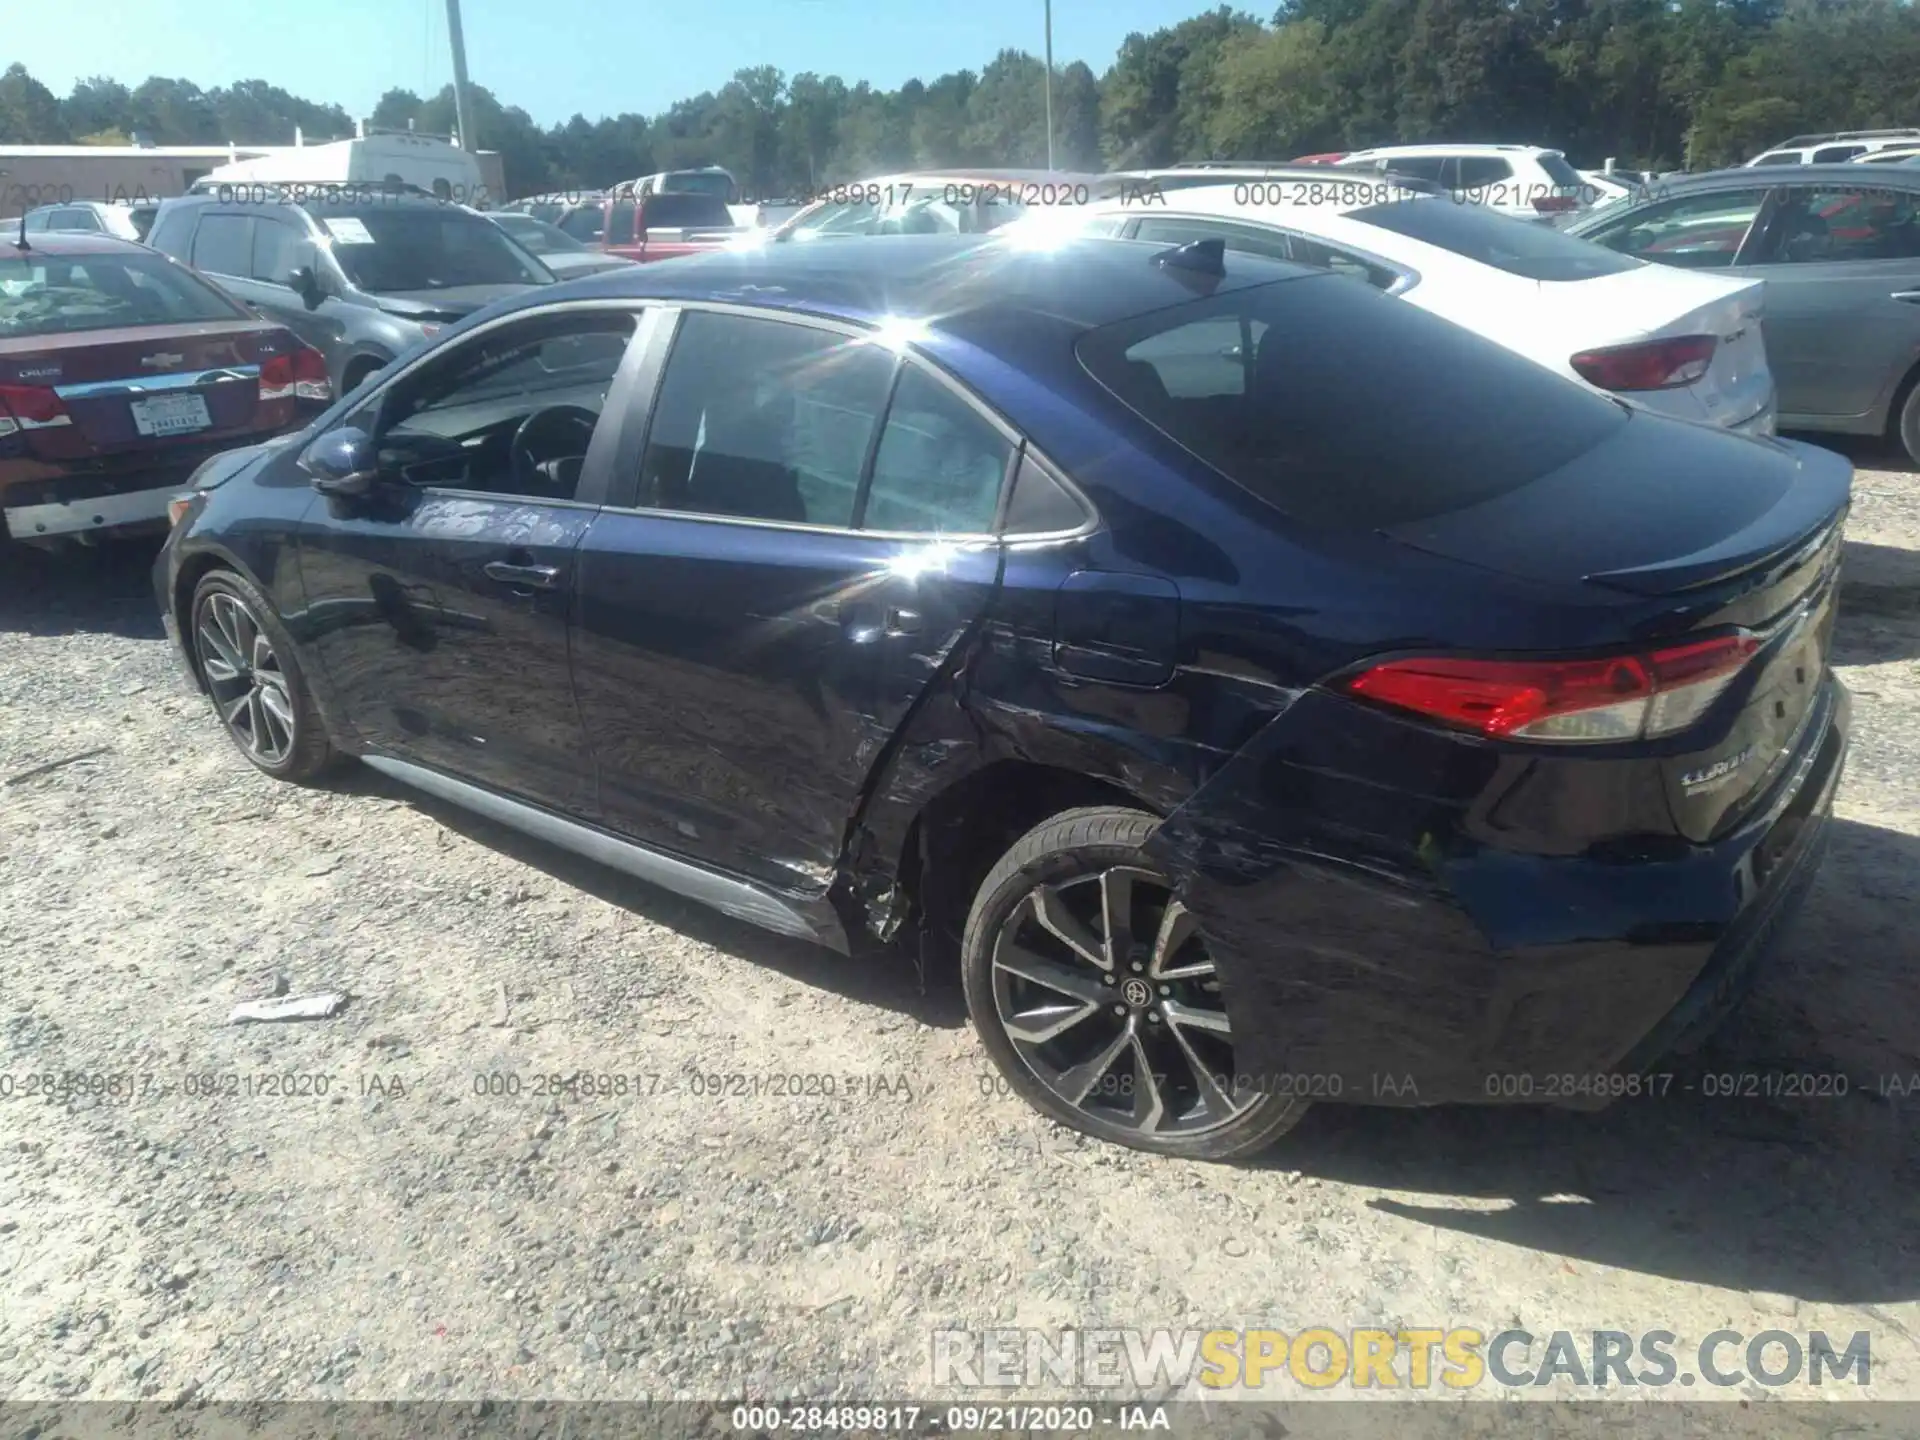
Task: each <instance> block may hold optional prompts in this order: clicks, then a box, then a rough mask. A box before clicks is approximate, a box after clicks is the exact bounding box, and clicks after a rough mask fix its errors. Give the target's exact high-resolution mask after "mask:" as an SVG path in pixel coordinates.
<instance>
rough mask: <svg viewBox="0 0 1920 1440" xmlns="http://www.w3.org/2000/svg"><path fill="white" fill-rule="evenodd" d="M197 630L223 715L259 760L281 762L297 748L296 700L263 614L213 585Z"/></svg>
mask: <svg viewBox="0 0 1920 1440" xmlns="http://www.w3.org/2000/svg"><path fill="white" fill-rule="evenodd" d="M196 634H197V637H198V642H199V649H200V668H201V670H202V672H203V673H204V674H205V675H206V677H207V688H208V690H209V691H211V692H212V696H213V705H214V709H215V710H217V711H219V713H220V718H221V720H223V721H225V722H226V726H227V729H228V730H230V731H232V732H233V736H234V738H235V739H236V740H238V741H239V742H240V744H241V746H242V747H244V748H245V750H246V752H247V753H248V754H249V755H251V756H252V757H253V758H254V759H255V760H257V761H259V762H260V763H261V764H263V765H278V764H280V763H281V762H282V761H284V760H285V759H286V758H287V756H288V755H290V754H291V753H292V752H293V743H294V716H293V701H292V699H291V697H290V696H289V695H288V693H287V676H286V672H285V671H283V670H282V669H281V668H280V660H279V657H278V656H276V655H275V654H274V653H273V644H272V642H271V641H270V640H268V638H267V633H266V631H265V630H264V629H263V628H262V627H261V624H260V621H259V619H258V618H257V617H256V616H255V615H254V614H253V612H252V611H250V610H248V609H247V607H246V605H245V604H243V603H242V602H241V601H240V600H239V599H238V598H237V597H236V596H233V595H229V594H226V593H225V592H224V591H215V592H214V593H213V594H211V595H209V596H207V598H206V600H205V602H204V603H203V604H202V605H201V607H200V623H199V625H198V627H197V630H196Z"/></svg>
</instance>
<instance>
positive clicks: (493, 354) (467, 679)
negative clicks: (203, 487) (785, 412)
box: [280, 302, 641, 817]
mask: <svg viewBox="0 0 1920 1440" xmlns="http://www.w3.org/2000/svg"><path fill="white" fill-rule="evenodd" d="M640 314H641V311H640V310H639V309H638V307H637V306H636V305H633V304H628V303H620V302H605V303H597V304H580V303H577V302H576V303H573V304H561V305H555V306H550V307H542V308H541V309H540V310H538V311H535V312H532V313H529V314H522V315H516V316H512V317H509V318H507V319H504V320H502V321H500V322H497V323H495V324H493V325H489V326H485V327H482V328H481V329H479V330H476V331H473V332H471V333H470V334H468V335H465V336H463V337H461V339H459V340H458V341H456V342H454V343H452V344H450V345H448V346H446V347H444V348H443V349H440V350H438V351H433V352H429V353H427V354H426V355H424V356H422V357H421V358H420V359H419V360H418V361H416V362H414V363H412V364H408V365H405V366H403V367H401V368H400V369H399V370H397V371H396V372H395V374H394V375H393V376H391V377H390V378H388V379H387V380H386V381H385V382H384V383H382V384H380V385H379V386H378V387H377V388H376V389H375V390H373V391H372V392H371V393H370V394H369V395H368V396H367V398H366V399H365V400H364V401H362V402H361V403H360V404H359V405H357V406H356V407H355V408H354V409H353V410H352V411H351V412H349V413H348V414H347V415H346V416H345V417H343V418H342V420H341V422H340V423H341V425H342V426H343V427H351V428H354V429H358V430H362V431H364V432H365V433H367V434H369V435H372V436H373V437H374V438H375V442H376V448H377V452H378V455H379V461H380V472H381V478H380V482H379V484H378V485H377V487H376V488H375V490H374V491H373V492H372V493H371V494H369V495H367V496H366V497H363V498H358V499H334V498H329V499H327V500H326V501H324V502H321V503H319V504H316V505H315V506H314V507H313V508H312V509H310V510H309V511H308V513H307V516H306V519H305V520H304V522H303V524H302V527H301V532H300V541H299V560H300V574H301V579H302V583H303V585H304V588H305V592H306V600H307V604H306V608H305V610H304V611H303V612H302V614H301V617H300V621H299V625H298V627H297V628H296V631H295V633H296V636H297V637H298V639H299V640H300V642H301V644H302V646H303V647H304V648H305V650H306V651H307V653H309V654H310V655H312V656H314V657H316V658H317V659H318V660H319V662H320V663H321V664H323V665H324V666H325V669H326V674H327V678H328V680H329V681H330V682H331V687H332V690H333V692H334V694H335V695H336V697H337V699H338V702H339V704H340V707H341V709H342V711H343V715H342V718H343V719H344V720H345V721H346V722H347V723H348V724H350V725H351V726H352V727H353V729H354V730H356V731H357V732H358V733H359V735H360V736H361V738H362V739H363V740H364V741H365V742H366V743H368V744H369V745H371V746H373V747H375V748H376V749H378V750H380V751H383V752H385V753H387V754H389V755H392V756H395V757H397V758H399V759H402V760H407V761H411V762H414V763H417V764H421V765H426V766H429V767H431V768H433V769H435V770H439V771H442V772H445V773H447V774H451V775H453V776H455V777H458V778H460V779H464V780H467V781H470V782H473V783H477V784H479V785H482V786H484V787H486V788H488V789H490V790H495V791H498V792H501V793H504V794H507V795H511V796H514V797H517V798H520V799H524V800H530V801H532V802H534V803H536V804H539V805H544V806H546V807H548V808H550V809H553V810H557V811H561V812H564V813H567V814H570V815H575V816H582V817H591V816H592V815H593V813H594V808H595V796H596V792H597V786H596V783H595V778H594V773H593V761H592V756H591V754H590V752H589V750H588V748H587V744H586V737H585V733H584V731H583V730H582V728H581V724H580V716H579V711H578V709H577V708H576V706H575V704H574V696H573V682H572V675H571V667H570V658H569V654H568V646H567V623H568V616H569V612H570V609H571V607H572V604H573V600H574V593H575V579H576V569H575V567H576V560H577V557H576V551H577V549H578V547H579V544H580V540H581V537H582V536H583V535H585V534H586V532H587V528H588V526H589V525H590V524H591V523H592V521H593V518H594V516H595V514H596V513H597V512H598V507H599V502H600V500H601V498H602V497H603V496H604V495H605V493H606V486H607V483H608V476H609V473H610V467H611V464H612V458H611V447H612V443H613V442H612V436H613V434H614V433H615V431H617V428H618V427H617V426H608V425H604V424H602V423H600V417H601V415H602V414H605V413H618V412H619V410H620V408H621V407H622V405H623V403H624V402H623V400H622V398H621V397H622V396H623V395H624V394H625V393H626V391H627V389H628V388H629V387H630V385H631V374H630V369H631V367H629V369H628V370H623V369H622V368H621V365H622V361H623V359H624V358H625V357H626V356H627V355H628V353H629V351H630V350H631V348H632V343H633V337H634V335H635V333H636V331H637V329H638V325H639V317H640ZM635 353H636V355H637V352H635ZM280 463H282V464H283V466H285V467H286V468H288V470H289V474H288V476H287V479H288V481H289V483H298V480H299V477H298V475H297V474H296V473H293V470H294V467H295V465H296V464H297V462H296V461H294V460H292V459H291V458H290V459H289V460H288V461H283V462H280Z"/></svg>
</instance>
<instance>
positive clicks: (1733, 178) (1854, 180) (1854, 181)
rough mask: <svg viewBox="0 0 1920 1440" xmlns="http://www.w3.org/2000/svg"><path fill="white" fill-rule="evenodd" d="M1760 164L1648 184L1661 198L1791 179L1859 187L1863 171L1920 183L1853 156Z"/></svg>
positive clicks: (1902, 186) (1917, 177) (1909, 184)
mask: <svg viewBox="0 0 1920 1440" xmlns="http://www.w3.org/2000/svg"><path fill="white" fill-rule="evenodd" d="M1758 168H1759V169H1760V170H1761V171H1762V172H1764V174H1762V175H1756V174H1755V173H1754V172H1755V167H1754V166H1751V165H1740V166H1736V167H1734V168H1732V169H1728V170H1706V171H1702V172H1701V173H1700V174H1698V175H1675V176H1672V177H1670V178H1668V179H1665V180H1656V181H1654V182H1653V184H1652V185H1651V186H1650V187H1648V188H1649V189H1650V191H1651V192H1652V197H1653V198H1657V197H1659V196H1660V195H1662V194H1665V193H1668V192H1670V191H1676V190H1709V189H1714V188H1717V187H1731V188H1738V187H1740V186H1743V185H1784V184H1786V183H1788V182H1789V181H1792V182H1793V183H1795V184H1801V185H1804V184H1807V183H1809V182H1818V181H1822V180H1830V181H1834V182H1836V183H1838V184H1841V185H1846V186H1853V187H1857V186H1859V185H1860V184H1861V183H1862V181H1861V175H1862V173H1863V172H1865V173H1866V174H1869V175H1884V176H1885V177H1887V178H1888V179H1892V180H1900V181H1904V182H1905V183H1903V184H1900V185H1899V186H1897V187H1896V188H1898V189H1902V190H1905V189H1909V188H1911V187H1913V186H1915V185H1920V175H1903V174H1902V173H1901V171H1900V168H1899V167H1898V166H1894V165H1889V166H1887V167H1885V169H1884V170H1874V169H1872V167H1870V166H1866V165H1855V164H1854V163H1853V162H1852V161H1850V160H1840V161H1835V162H1834V163H1832V164H1828V165H1762V166H1760V167H1758Z"/></svg>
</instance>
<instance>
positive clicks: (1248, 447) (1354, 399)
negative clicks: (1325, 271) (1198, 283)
mask: <svg viewBox="0 0 1920 1440" xmlns="http://www.w3.org/2000/svg"><path fill="white" fill-rule="evenodd" d="M1249 342H1250V343H1249ZM1229 350H1233V351H1237V353H1235V354H1229V353H1226V352H1228V351H1229ZM1078 354H1079V358H1080V362H1081V364H1082V365H1083V366H1084V367H1085V368H1086V370H1087V371H1088V373H1090V374H1091V375H1092V376H1093V378H1094V379H1096V380H1097V381H1099V382H1100V383H1101V384H1102V385H1103V386H1105V387H1106V388H1107V389H1109V390H1111V391H1112V392H1113V393H1114V394H1115V395H1116V396H1117V397H1119V398H1120V399H1121V400H1122V401H1123V402H1124V403H1125V404H1126V405H1127V406H1128V407H1130V408H1131V409H1132V410H1134V411H1135V412H1137V413H1138V414H1139V415H1140V416H1141V417H1142V418H1143V419H1144V420H1145V421H1146V422H1147V423H1149V424H1150V425H1152V426H1153V427H1154V428H1155V429H1157V430H1159V431H1160V432H1162V433H1163V434H1165V435H1166V436H1168V437H1169V438H1170V439H1172V440H1174V441H1175V442H1177V443H1178V444H1179V445H1181V446H1182V447H1184V448H1185V449H1186V450H1187V451H1189V452H1190V453H1192V454H1193V455H1195V456H1197V457H1198V458H1199V459H1201V460H1203V461H1205V462H1206V463H1207V464H1208V465H1210V466H1211V467H1212V468H1214V469H1215V470H1217V471H1219V472H1220V473H1221V474H1223V475H1225V476H1226V477H1227V478H1228V479H1230V480H1232V481H1234V482H1235V483H1236V484H1238V485H1240V486H1242V487H1243V488H1245V489H1246V490H1248V491H1250V492H1252V493H1253V494H1255V495H1257V496H1259V497H1260V498H1261V499H1263V500H1265V501H1267V502H1268V503H1270V504H1272V505H1273V506H1275V507H1276V508H1278V509H1279V510H1281V511H1283V512H1285V513H1287V514H1289V515H1292V516H1294V517H1296V518H1297V519H1300V520H1302V521H1304V522H1307V523H1309V524H1313V525H1318V526H1323V527H1326V528H1330V529H1341V530H1367V529H1376V528H1381V527H1385V526H1392V525H1400V524H1405V523H1407V522H1409V521H1413V520H1419V519H1422V518H1424V517H1426V516H1430V515H1438V514H1445V513H1447V512H1449V511H1453V510H1458V509H1463V508H1465V507H1467V506H1470V505H1474V504H1477V503H1479V502H1480V501H1483V500H1486V499H1489V498H1491V497H1493V496H1495V495H1500V494H1504V493H1506V492H1508V491H1511V490H1516V489H1519V488H1520V487H1521V486H1523V485H1526V484H1527V483H1529V482H1530V481H1532V480H1534V479H1537V478H1538V477H1540V476H1542V475H1545V474H1547V473H1549V472H1551V471H1553V470H1556V469H1558V468H1559V467H1560V466H1562V465H1564V464H1566V463H1567V462H1568V461H1570V460H1572V459H1574V458H1575V457H1576V456H1578V455H1581V454H1583V453H1585V452H1586V451H1588V450H1590V449H1591V448H1593V446H1595V445H1596V444H1598V443H1599V442H1600V441H1602V440H1604V439H1605V438H1606V437H1607V436H1609V435H1610V434H1612V433H1613V432H1614V431H1615V430H1617V429H1618V428H1619V427H1620V426H1622V425H1624V424H1627V423H1628V420H1627V411H1626V410H1625V409H1624V407H1621V406H1619V405H1616V404H1615V403H1614V402H1612V401H1610V400H1606V399H1603V398H1601V397H1600V396H1598V395H1595V394H1593V393H1591V392H1589V391H1588V390H1586V389H1584V388H1583V387H1581V386H1579V385H1576V384H1574V383H1573V382H1572V381H1570V380H1564V379H1561V378H1560V377H1559V376H1556V375H1554V374H1553V373H1552V372H1550V371H1549V370H1547V369H1546V368H1545V367H1543V366H1540V365H1537V364H1535V363H1534V362H1533V361H1531V360H1527V359H1525V358H1523V357H1522V356H1520V355H1517V354H1515V353H1514V352H1513V351H1511V350H1508V349H1505V348H1504V347H1502V346H1499V345H1496V344H1494V343H1493V342H1492V341H1490V340H1485V339H1482V338H1481V337H1480V336H1478V335H1474V334H1472V333H1471V332H1469V331H1467V330H1464V329H1461V328H1460V327H1458V326H1455V325H1452V324H1449V323H1448V322H1447V321H1445V320H1442V319H1440V318H1439V317H1437V316H1434V315H1430V314H1428V313H1427V312H1426V311H1424V310H1421V309H1419V308H1418V307H1417V306H1413V305H1403V304H1401V303H1399V302H1398V301H1396V300H1392V299H1390V298H1388V297H1387V296H1384V295H1380V294H1377V293H1375V292H1371V291H1368V290H1365V289H1362V288H1361V287H1360V286H1357V285H1349V284H1341V283H1339V282H1337V281H1335V280H1333V279H1331V278H1321V277H1315V278H1311V279H1304V280H1293V281H1281V282H1279V283H1277V284H1271V285H1260V286H1253V287H1249V288H1247V289H1243V290H1235V291H1231V292H1229V293H1227V294H1223V295H1215V296H1212V297H1210V298H1208V299H1204V300H1197V301H1195V302H1193V303H1192V304H1188V305H1180V306H1175V307H1172V308H1171V309H1166V310H1159V311H1155V312H1154V313H1152V314H1150V315H1146V316H1143V317H1140V318H1138V319H1134V320H1128V321H1124V322H1121V323H1119V324H1116V325H1108V326H1103V327H1101V328H1099V329H1096V330H1093V331H1090V332H1089V333H1088V334H1086V335H1085V336H1083V337H1081V340H1080V342H1079V346H1078ZM1382 396H1391V397H1393V402H1392V403H1391V404H1383V403H1381V397H1382Z"/></svg>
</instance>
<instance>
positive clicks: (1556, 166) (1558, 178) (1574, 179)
mask: <svg viewBox="0 0 1920 1440" xmlns="http://www.w3.org/2000/svg"><path fill="white" fill-rule="evenodd" d="M1540 168H1541V169H1542V170H1544V171H1546V172H1547V178H1548V179H1549V180H1551V181H1553V183H1554V184H1556V185H1575V186H1578V185H1584V184H1585V183H1586V182H1585V181H1584V180H1582V179H1581V178H1580V172H1579V171H1578V170H1576V169H1574V168H1573V166H1571V165H1569V164H1568V163H1567V157H1566V156H1564V155H1560V154H1553V153H1549V154H1546V155H1542V156H1541V157H1540Z"/></svg>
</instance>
